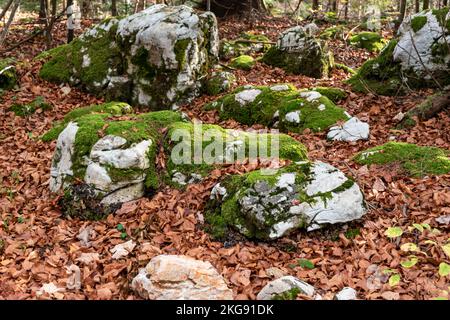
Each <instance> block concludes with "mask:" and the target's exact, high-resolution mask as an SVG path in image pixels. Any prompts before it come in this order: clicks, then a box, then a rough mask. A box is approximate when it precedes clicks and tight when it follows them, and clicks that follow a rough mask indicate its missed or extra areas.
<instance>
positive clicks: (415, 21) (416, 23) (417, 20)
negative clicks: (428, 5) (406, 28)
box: [411, 16, 427, 32]
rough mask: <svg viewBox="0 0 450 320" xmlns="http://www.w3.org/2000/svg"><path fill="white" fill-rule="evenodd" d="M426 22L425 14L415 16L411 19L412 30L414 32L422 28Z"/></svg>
mask: <svg viewBox="0 0 450 320" xmlns="http://www.w3.org/2000/svg"><path fill="white" fill-rule="evenodd" d="M426 23H427V17H426V16H417V17H414V18H412V19H411V27H412V29H413V30H414V32H417V31H419V30H420V29H422V28H423V26H424V25H425V24H426Z"/></svg>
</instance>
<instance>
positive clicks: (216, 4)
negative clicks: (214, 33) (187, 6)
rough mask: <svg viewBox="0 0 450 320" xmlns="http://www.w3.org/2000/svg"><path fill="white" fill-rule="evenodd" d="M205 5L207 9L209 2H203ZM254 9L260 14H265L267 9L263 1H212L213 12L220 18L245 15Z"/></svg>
mask: <svg viewBox="0 0 450 320" xmlns="http://www.w3.org/2000/svg"><path fill="white" fill-rule="evenodd" d="M203 5H204V8H206V5H207V0H205V1H204V2H203ZM253 9H254V10H257V11H259V12H265V11H266V9H265V5H264V2H263V0H246V1H243V0H211V11H212V12H214V13H215V14H216V16H219V17H224V16H227V15H238V14H245V13H249V12H250V11H251V10H253Z"/></svg>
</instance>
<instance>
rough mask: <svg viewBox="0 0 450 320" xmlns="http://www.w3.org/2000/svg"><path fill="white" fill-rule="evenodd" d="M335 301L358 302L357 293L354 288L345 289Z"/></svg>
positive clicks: (337, 295) (337, 294)
mask: <svg viewBox="0 0 450 320" xmlns="http://www.w3.org/2000/svg"><path fill="white" fill-rule="evenodd" d="M334 299H335V300H356V299H357V298H356V291H355V289H353V288H350V287H345V288H343V289H342V290H341V291H339V292H338V293H336V296H335V297H334Z"/></svg>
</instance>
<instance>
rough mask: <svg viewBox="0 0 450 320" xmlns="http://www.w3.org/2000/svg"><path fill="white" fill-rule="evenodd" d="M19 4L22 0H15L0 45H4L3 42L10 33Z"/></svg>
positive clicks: (0, 36)
mask: <svg viewBox="0 0 450 320" xmlns="http://www.w3.org/2000/svg"><path fill="white" fill-rule="evenodd" d="M19 5H20V0H16V2H14V4H13V7H12V9H11V14H10V15H9V19H8V22H7V23H6V25H5V26H4V28H3V31H2V33H1V35H0V47H1V46H2V45H3V42H4V41H5V39H6V36H7V35H8V31H9V27H10V26H11V23H12V22H13V20H14V16H15V15H16V12H17V9H18V8H19Z"/></svg>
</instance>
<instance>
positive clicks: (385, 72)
mask: <svg viewBox="0 0 450 320" xmlns="http://www.w3.org/2000/svg"><path fill="white" fill-rule="evenodd" d="M449 19H450V15H449V9H448V8H444V9H440V10H427V11H423V12H420V13H417V14H415V15H413V16H412V17H411V19H405V21H404V22H403V23H402V25H401V26H400V28H399V31H398V36H397V37H396V38H395V39H393V40H391V42H390V43H389V44H388V45H387V46H386V47H385V48H384V49H383V51H382V52H381V54H380V55H379V56H378V57H377V58H375V59H371V60H369V61H367V62H366V63H365V64H364V65H363V66H362V67H361V68H360V69H359V70H358V73H357V74H356V75H355V76H353V78H352V79H350V80H349V83H350V84H351V85H352V87H353V89H354V90H356V91H361V92H367V91H373V92H376V93H378V94H381V95H396V94H398V93H402V92H406V89H408V88H420V87H436V86H438V84H437V82H438V83H439V85H440V86H445V85H447V84H449V83H450V68H449V67H450V50H449V47H448V44H449V43H450V26H449V24H448V21H449Z"/></svg>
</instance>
